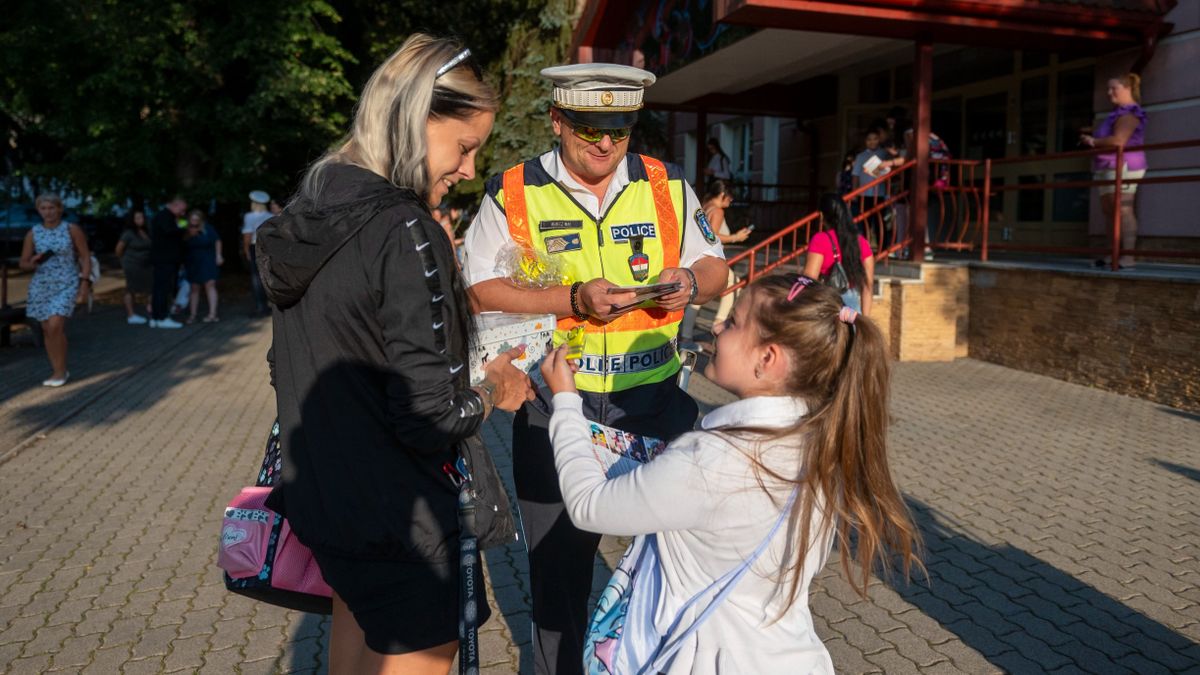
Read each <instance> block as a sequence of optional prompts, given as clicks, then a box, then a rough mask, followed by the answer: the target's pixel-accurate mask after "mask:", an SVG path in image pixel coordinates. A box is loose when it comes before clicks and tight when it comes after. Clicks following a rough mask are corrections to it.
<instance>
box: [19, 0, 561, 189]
mask: <svg viewBox="0 0 1200 675" xmlns="http://www.w3.org/2000/svg"><path fill="white" fill-rule="evenodd" d="M574 9H575V3H574V2H573V1H572V0H486V1H485V2H428V1H427V0H390V1H389V0H255V1H254V2H234V1H233V0H190V1H181V0H58V2H56V3H54V5H53V10H49V9H47V6H46V5H45V4H44V3H40V2H37V1H36V0H13V1H12V2H8V3H6V5H5V11H4V17H3V21H2V22H0V175H5V174H7V175H17V174H20V175H26V176H29V177H31V179H32V180H34V181H35V183H40V184H42V185H45V184H47V182H49V181H53V182H54V183H55V184H56V186H58V187H60V188H73V189H74V190H76V191H78V192H80V193H82V194H86V195H91V196H93V197H95V198H96V199H98V200H99V202H100V203H98V204H97V206H101V207H102V206H105V205H106V204H105V203H104V202H107V203H117V202H124V201H125V200H127V199H129V198H130V197H134V198H139V199H140V198H142V197H144V198H147V199H149V200H150V201H151V202H157V201H160V200H163V199H165V198H167V197H169V196H170V195H171V194H172V193H175V192H183V193H184V194H185V195H186V196H188V197H189V198H190V199H191V200H192V201H193V203H196V204H206V203H207V202H208V201H209V200H210V199H216V200H217V201H220V202H234V203H237V204H239V205H240V204H241V202H243V201H244V200H245V194H246V192H247V191H248V190H250V189H265V190H268V191H270V192H271V193H272V194H275V195H284V196H286V195H289V194H291V193H292V191H293V190H294V188H295V184H296V181H297V179H298V178H299V176H300V175H301V174H302V172H303V170H304V168H305V167H306V166H307V165H308V164H309V163H310V162H312V161H313V160H315V159H316V158H317V157H319V156H320V155H321V154H322V153H323V152H324V151H325V150H326V149H327V148H328V147H329V146H330V145H331V144H333V143H335V142H336V141H337V140H338V139H339V138H340V137H341V136H342V135H343V134H344V133H345V132H346V131H347V129H348V127H349V124H350V116H351V114H352V110H353V106H354V103H355V98H356V96H357V94H358V92H359V91H360V90H361V88H362V86H363V84H364V83H365V82H366V80H367V78H368V77H369V75H370V74H371V72H372V71H373V70H374V69H375V67H376V66H378V65H379V63H380V62H382V61H383V59H385V58H386V57H387V56H388V55H389V54H391V53H392V51H394V50H395V49H396V48H397V47H398V46H399V45H400V44H401V43H402V42H403V40H404V39H405V38H406V37H407V36H408V35H409V34H411V33H413V32H415V31H425V32H429V33H432V34H435V35H448V34H456V35H457V36H458V37H459V38H460V39H462V40H463V41H464V42H465V43H466V44H467V45H469V46H470V47H471V49H472V51H473V52H474V53H475V54H476V56H477V58H478V60H479V61H480V62H481V63H483V64H487V70H488V72H489V73H490V77H491V78H492V80H493V82H494V83H495V84H497V85H498V87H499V89H500V90H501V94H502V100H503V101H504V108H503V109H502V111H501V114H500V115H499V116H498V118H497V124H496V129H495V131H494V132H493V134H492V142H491V143H490V144H489V147H488V148H487V149H485V160H484V163H483V164H482V165H481V167H480V168H481V170H482V171H484V172H486V173H491V172H495V171H498V170H503V168H505V167H507V166H509V165H511V164H513V163H515V162H517V161H520V160H522V159H526V158H528V157H532V156H534V155H536V154H538V153H540V152H542V151H544V150H545V149H546V148H548V147H549V143H550V141H551V140H552V138H551V136H550V133H549V122H548V118H547V116H546V111H547V109H548V106H549V89H548V87H547V86H546V85H545V83H544V82H543V81H542V80H541V78H540V77H539V76H538V73H537V71H538V70H540V69H541V68H542V67H544V66H546V65H552V64H555V63H562V62H563V61H564V60H565V57H566V52H567V49H568V46H569V43H570V36H571V23H572V20H573V17H572V13H573V12H574ZM479 185H481V181H477V185H476V189H477V190H478V188H479ZM460 199H461V197H460ZM463 201H466V200H463Z"/></svg>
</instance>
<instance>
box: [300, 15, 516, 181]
mask: <svg viewBox="0 0 1200 675" xmlns="http://www.w3.org/2000/svg"><path fill="white" fill-rule="evenodd" d="M462 51H463V46H462V45H461V44H460V43H458V42H457V41H455V40H450V39H445V38H435V37H432V36H429V35H425V34H422V33H416V34H414V35H412V36H411V37H409V38H408V39H407V40H405V41H404V44H403V45H401V46H400V48H399V49H397V50H396V51H395V52H394V53H393V54H392V55H391V56H389V57H388V58H387V60H386V61H384V62H383V63H382V64H381V65H380V66H379V67H378V68H376V69H375V72H374V73H373V74H372V75H371V79H369V80H368V81H367V84H366V86H365V87H363V92H362V96H361V98H359V101H358V105H357V106H356V107H355V111H354V124H353V126H352V127H351V130H350V134H349V135H348V136H347V138H346V139H345V140H344V141H343V142H342V143H341V144H340V145H339V146H338V147H336V148H335V149H333V150H331V151H329V152H328V153H326V154H325V156H324V157H322V158H321V159H319V160H317V161H316V162H315V163H314V164H313V165H312V166H311V167H309V169H308V173H307V174H306V175H305V177H304V181H303V183H302V184H301V188H300V193H301V195H302V196H304V197H307V198H309V199H311V200H314V201H316V199H317V197H318V196H319V195H320V192H321V173H322V171H323V170H324V168H325V167H326V166H328V165H329V164H353V165H355V166H359V167H362V168H364V169H367V170H368V171H373V172H375V173H377V174H379V175H380V176H383V177H384V178H386V179H387V180H388V181H389V182H390V183H392V184H393V185H395V186H396V187H401V188H410V189H412V190H413V191H414V192H416V193H417V194H419V195H422V196H425V195H426V194H427V193H428V191H429V176H428V175H426V169H425V158H426V156H427V155H428V148H427V147H426V139H425V133H426V129H425V125H426V122H427V121H428V120H429V119H431V118H432V119H436V118H439V117H453V118H457V119H467V118H470V117H471V116H473V115H475V114H477V113H480V112H495V111H496V110H498V109H499V107H500V104H499V100H498V98H497V96H496V92H495V90H494V89H492V87H491V86H490V85H488V84H487V83H486V82H484V81H483V80H482V79H481V78H480V77H479V76H478V75H477V70H476V69H475V68H476V67H475V66H473V62H472V61H470V60H467V61H464V62H463V63H460V64H459V65H457V66H455V67H454V68H451V69H450V70H449V71H447V72H446V73H444V74H442V75H441V77H438V74H437V72H438V69H439V68H441V67H442V66H444V65H446V64H447V63H448V62H449V61H450V60H451V59H453V58H454V57H455V56H456V55H458V54H460V53H461V52H462Z"/></svg>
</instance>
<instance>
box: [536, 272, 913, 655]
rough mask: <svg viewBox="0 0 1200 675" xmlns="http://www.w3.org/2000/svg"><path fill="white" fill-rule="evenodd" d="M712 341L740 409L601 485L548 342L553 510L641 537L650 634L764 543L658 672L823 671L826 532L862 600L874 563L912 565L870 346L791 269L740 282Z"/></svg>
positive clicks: (570, 384) (684, 621) (884, 360)
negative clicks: (816, 594) (651, 549)
mask: <svg viewBox="0 0 1200 675" xmlns="http://www.w3.org/2000/svg"><path fill="white" fill-rule="evenodd" d="M714 332H715V333H716V343H715V352H714V354H713V356H712V359H711V360H710V362H709V364H708V366H707V367H706V369H705V371H704V374H705V376H706V377H708V378H709V379H711V380H713V381H714V382H716V383H717V384H719V385H721V386H722V387H724V388H725V389H727V390H729V391H730V392H732V393H734V394H736V395H737V396H738V398H739V399H740V400H739V401H737V402H735V403H731V404H729V405H726V406H723V407H721V408H718V409H717V410H714V411H713V412H711V413H709V414H708V415H706V416H705V417H704V419H703V421H702V423H701V429H702V430H701V431H698V432H693V433H689V434H685V435H683V436H681V437H680V438H678V439H677V440H675V441H674V442H673V443H671V444H670V445H669V446H668V447H667V449H666V451H665V452H664V453H663V454H662V455H660V456H659V457H657V458H656V459H655V460H654V461H652V462H650V463H649V464H645V465H642V466H639V467H638V468H636V469H635V470H633V471H632V472H630V473H628V474H625V475H622V476H618V477H615V478H613V479H611V480H609V479H606V478H605V475H604V469H603V467H602V466H601V465H600V464H599V463H598V462H597V461H596V459H595V457H594V456H593V453H592V451H591V449H590V435H589V430H588V423H587V420H586V419H585V418H584V417H583V414H582V412H581V399H580V397H579V395H578V394H577V393H576V391H575V385H574V378H573V375H572V372H573V370H574V366H573V365H572V364H569V363H568V362H567V361H566V359H565V352H564V350H563V349H562V348H559V349H558V350H556V351H555V352H553V353H552V354H551V355H550V357H549V358H547V359H546V363H545V364H543V366H542V373H543V375H544V377H545V379H546V382H547V383H548V384H549V386H550V388H551V390H552V391H553V392H554V415H553V417H552V418H551V420H550V437H551V439H552V441H553V443H554V455H555V464H556V466H557V468H558V472H559V484H560V487H561V488H562V494H563V501H564V503H565V504H566V507H567V512H568V513H569V514H570V517H571V520H572V521H573V522H574V523H575V525H576V526H577V527H579V528H580V529H584V530H589V531H593V532H600V533H604V534H612V535H619V536H635V535H646V534H651V533H657V534H656V537H657V547H658V550H659V551H660V554H659V555H660V557H661V575H662V579H663V591H662V595H661V596H660V598H659V605H658V614H657V615H656V619H655V624H656V627H657V628H658V629H659V630H660V631H664V632H665V631H666V629H667V628H668V626H669V625H670V624H671V623H672V622H673V620H674V619H675V616H676V614H677V613H678V612H679V610H680V608H681V606H683V605H684V604H685V603H686V602H687V600H688V599H690V598H691V597H692V596H694V595H696V594H697V593H699V592H701V591H702V590H703V589H705V588H706V587H708V586H710V585H711V584H712V583H713V581H714V580H716V579H718V578H720V577H721V576H722V575H724V574H726V573H727V572H729V571H730V570H732V569H734V568H736V567H738V566H739V565H740V564H742V562H743V561H744V560H747V559H749V558H750V556H751V554H752V552H754V551H755V550H756V548H757V547H758V546H759V545H760V544H762V542H763V541H764V540H766V541H767V542H768V543H767V547H766V549H765V552H764V553H763V554H762V555H761V556H759V557H758V558H757V559H755V560H754V562H753V564H752V567H751V568H750V572H749V573H748V574H746V575H745V576H744V577H743V578H742V579H741V580H740V582H738V585H737V586H736V587H734V589H733V591H732V593H731V594H730V595H729V596H728V597H727V598H725V600H724V601H723V602H722V603H721V604H719V605H718V606H717V608H716V610H715V611H714V612H713V613H712V614H711V615H710V616H709V617H708V619H707V620H706V621H705V622H704V623H703V624H701V626H700V628H699V629H698V630H697V631H696V632H695V633H694V634H693V635H692V636H691V637H689V638H688V639H687V640H686V641H684V643H683V647H682V649H680V650H679V651H678V652H676V653H675V655H674V656H673V658H672V660H671V661H670V664H669V666H668V667H667V668H666V669H665V672H667V673H668V674H669V675H677V674H679V673H705V674H714V673H718V672H720V673H833V672H834V667H833V663H832V661H831V659H830V657H829V653H828V652H827V651H826V649H825V647H824V645H822V644H821V641H820V639H819V638H818V637H817V634H816V631H815V630H814V628H813V621H812V616H811V614H810V612H809V607H808V588H809V582H810V581H811V580H812V577H813V575H814V574H816V573H817V572H818V571H819V570H820V569H821V567H822V566H823V565H824V564H825V560H826V558H827V556H828V554H829V551H830V548H831V546H832V544H833V541H834V539H836V540H837V542H838V547H839V549H840V550H841V552H842V556H841V558H842V569H843V573H844V574H845V575H846V577H847V579H848V580H849V581H850V583H851V584H852V585H853V586H854V587H855V588H856V589H857V590H858V592H859V593H861V594H862V595H863V596H864V597H866V589H867V582H868V579H869V574H870V570H873V569H875V568H876V565H879V564H881V563H886V562H888V561H892V560H895V561H898V562H900V563H901V567H902V568H903V572H904V574H905V576H907V575H908V573H909V571H910V569H911V566H912V565H913V564H916V565H918V566H920V561H919V560H918V559H917V557H916V554H915V551H916V549H917V548H918V545H919V543H918V533H917V529H916V526H915V525H914V524H913V522H912V520H911V518H910V516H909V513H908V509H907V508H906V506H905V504H904V501H903V500H902V498H901V496H900V493H899V491H898V490H897V488H896V486H895V484H894V483H893V482H892V478H891V473H890V471H889V469H888V460H887V421H888V401H887V399H888V380H889V369H888V357H887V354H886V352H885V350H884V343H883V338H882V336H881V334H880V332H879V330H878V329H877V328H876V327H875V325H874V324H873V323H872V322H871V321H870V320H869V319H865V318H863V317H860V316H858V314H857V313H856V312H854V311H853V310H851V309H849V308H846V307H844V306H843V305H842V300H841V298H840V297H839V296H838V294H837V293H836V292H835V291H833V290H832V289H830V288H828V287H825V286H823V285H821V284H818V283H816V282H814V281H813V280H812V279H811V278H808V277H804V276H798V275H795V274H787V275H776V276H769V277H764V278H762V279H760V280H758V281H756V282H755V283H754V284H752V285H751V286H750V287H749V289H748V290H747V292H746V293H744V294H743V295H742V297H740V298H739V299H738V301H737V304H736V305H735V307H734V310H733V313H732V315H731V317H730V318H729V320H728V321H726V322H725V323H723V324H721V325H718V326H717V327H716V328H715V330H714ZM793 495H794V497H793ZM789 499H790V500H791V502H790V503H791V507H790V512H789V513H788V514H787V515H786V519H785V520H782V521H781V520H780V519H781V516H783V509H784V508H786V505H787V504H788V503H789ZM779 522H781V523H782V524H783V525H784V527H781V528H780V529H779V531H777V532H775V534H774V535H773V536H769V533H771V532H772V528H773V527H774V526H775V524H776V523H779ZM852 542H853V545H852ZM852 551H853V554H852V553H851V552H852ZM851 558H853V559H854V561H855V562H856V563H857V564H858V567H857V570H856V572H855V573H854V574H851V567H850V561H851ZM696 618H697V617H696V616H682V617H680V621H681V623H680V624H678V625H683V626H686V625H690V624H691V623H694V622H695V620H696ZM663 622H665V623H666V625H659V624H661V623H663Z"/></svg>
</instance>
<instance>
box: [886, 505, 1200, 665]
mask: <svg viewBox="0 0 1200 675" xmlns="http://www.w3.org/2000/svg"><path fill="white" fill-rule="evenodd" d="M907 501H908V504H909V508H910V509H912V512H913V515H914V517H915V518H916V520H917V523H918V525H919V526H920V529H921V533H922V535H923V537H924V539H925V548H926V555H925V565H926V566H927V568H928V571H929V582H928V584H926V583H922V582H917V583H911V584H909V585H901V584H893V588H894V589H895V590H896V592H898V593H899V594H900V596H901V597H903V598H904V599H905V600H907V601H908V602H910V603H912V604H913V605H915V606H916V607H918V608H919V609H920V610H921V611H922V612H924V613H925V614H927V615H928V616H929V617H931V618H933V619H934V620H935V621H937V622H938V623H940V624H941V625H942V626H943V627H944V628H945V629H946V630H948V631H950V632H952V633H954V634H955V635H957V636H958V637H959V638H961V639H962V641H963V642H965V643H966V644H967V645H968V646H970V647H971V648H972V649H975V650H976V651H978V652H980V653H981V654H983V656H984V657H985V658H986V659H987V660H988V661H990V662H991V663H992V664H994V665H996V666H997V667H999V668H1001V669H1003V670H1005V671H1008V672H1013V673H1020V672H1042V671H1049V670H1055V669H1057V668H1060V667H1064V666H1074V667H1076V668H1082V669H1083V670H1085V671H1088V672H1130V671H1134V672H1146V669H1152V670H1155V671H1162V672H1166V671H1168V670H1169V671H1171V672H1182V671H1185V670H1187V671H1189V672H1195V671H1191V670H1189V669H1191V668H1196V667H1198V666H1200V645H1197V644H1196V643H1193V642H1192V641H1191V640H1189V639H1188V638H1187V637H1185V636H1183V635H1180V634H1179V633H1177V632H1175V631H1174V630H1172V629H1171V628H1169V627H1168V626H1165V625H1163V624H1161V623H1159V622H1157V621H1155V620H1153V619H1151V618H1149V617H1147V616H1145V615H1144V614H1141V613H1140V612H1138V611H1136V610H1134V609H1132V608H1130V607H1128V606H1126V605H1124V604H1122V603H1121V602H1119V601H1117V600H1115V599H1113V598H1112V597H1110V596H1108V595H1106V594H1105V593H1103V592H1101V591H1099V590H1097V589H1096V588H1093V587H1092V586H1090V585H1088V584H1087V583H1084V582H1082V581H1080V580H1079V579H1077V578H1075V577H1074V576H1072V575H1070V574H1067V573H1066V572H1063V571H1062V570H1059V569H1058V568H1056V567H1054V566H1053V565H1049V564H1047V563H1046V562H1044V561H1042V560H1039V559H1038V558H1036V557H1034V556H1032V555H1030V554H1028V553H1026V552H1024V551H1022V550H1020V549H1017V548H1014V547H1013V546H1010V545H1007V544H1001V545H989V544H985V543H983V542H980V541H978V540H976V539H974V538H973V537H971V536H970V535H967V534H963V533H962V532H958V531H955V529H953V528H952V527H951V526H949V525H948V524H947V519H946V518H944V517H943V516H941V514H939V513H938V511H937V510H936V509H934V508H933V507H930V506H929V505H927V504H925V503H923V502H921V501H919V500H917V499H914V498H912V497H908V498H907ZM1139 655H1140V656H1139ZM1141 656H1144V657H1147V658H1150V659H1153V661H1155V662H1157V663H1152V662H1151V661H1145V660H1140V657H1141ZM1126 657H1129V658H1130V659H1139V660H1138V661H1125V662H1120V661H1119V660H1120V659H1125V658H1126ZM1141 665H1144V667H1140V666H1141Z"/></svg>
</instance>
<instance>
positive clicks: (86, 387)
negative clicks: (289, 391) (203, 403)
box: [0, 307, 265, 429]
mask: <svg viewBox="0 0 1200 675" xmlns="http://www.w3.org/2000/svg"><path fill="white" fill-rule="evenodd" d="M226 311H227V318H225V319H223V320H222V321H221V322H220V323H215V324H198V325H193V326H187V327H185V328H182V329H179V330H174V331H156V332H153V333H151V331H150V329H148V328H142V327H128V326H126V325H125V323H124V321H123V320H122V319H121V318H120V316H121V315H120V314H119V313H118V312H117V311H116V310H106V311H105V312H104V313H103V315H101V314H96V315H92V316H90V317H87V318H85V319H80V320H79V321H73V322H71V323H68V329H67V330H68V340H69V341H70V342H69V344H70V345H71V354H70V362H71V366H70V369H71V374H72V380H73V382H72V383H68V385H67V386H65V387H63V388H61V389H59V390H57V391H55V392H48V394H47V395H41V394H42V392H41V391H37V392H29V393H30V394H33V395H34V396H35V400H33V401H31V402H29V403H23V402H22V401H21V400H13V401H12V403H13V405H14V408H15V409H13V410H11V412H10V413H9V414H10V415H11V416H12V419H11V421H12V422H14V423H15V425H14V426H20V427H28V428H30V429H33V428H40V427H41V426H44V425H45V424H48V423H50V422H51V421H53V420H54V419H55V418H57V417H59V416H61V415H63V414H65V413H67V412H68V411H71V410H73V409H75V408H77V407H78V406H80V405H81V404H84V403H86V402H88V401H91V399H92V398H94V397H95V396H96V395H97V393H98V392H100V391H101V390H103V389H105V388H106V387H108V386H110V385H111V384H112V382H113V376H115V377H121V376H123V375H124V373H123V372H122V371H127V370H135V369H138V368H140V367H142V366H145V365H146V364H147V363H148V362H150V361H152V360H155V359H158V358H163V359H167V360H169V362H170V364H171V365H170V368H169V370H168V371H167V374H166V376H156V377H154V378H150V379H146V380H145V382H144V387H145V389H143V390H142V391H140V392H139V394H138V395H137V396H133V397H130V398H128V399H125V400H121V401H116V402H113V401H107V400H106V401H105V403H106V404H109V405H110V406H113V407H115V411H114V412H115V413H116V414H117V415H118V416H120V415H124V414H128V413H132V412H138V411H142V410H145V409H146V408H148V407H150V406H152V405H154V404H155V403H156V402H157V401H159V400H160V399H162V398H163V397H165V396H168V395H169V394H170V391H171V389H172V388H174V387H175V386H176V385H177V384H180V383H182V382H184V381H186V380H190V379H193V378H196V377H204V376H209V375H212V374H214V373H216V372H217V371H218V370H219V369H220V366H219V365H218V364H215V363H212V361H213V360H214V359H216V358H219V357H221V356H223V355H225V354H227V353H229V352H232V351H234V350H236V349H237V348H239V347H241V346H243V345H245V344H246V343H247V342H249V341H252V340H254V339H257V338H256V337H255V336H252V335H248V333H254V332H257V331H258V330H259V329H260V321H259V320H252V319H247V318H244V317H243V316H241V314H243V312H241V311H240V310H239V309H234V308H230V307H227V308H226ZM118 323H119V324H120V325H117V324H118ZM110 324H111V325H110ZM89 331H93V332H92V334H91V335H89ZM5 351H6V352H8V350H5ZM15 351H16V353H15V354H14V356H16V358H14V359H13V360H12V361H8V359H7V357H6V363H5V366H4V368H2V369H0V372H3V373H4V375H5V377H4V378H3V379H8V376H14V379H16V378H15V375H17V374H21V375H22V377H21V378H20V379H21V380H22V381H21V382H20V383H17V382H10V383H9V385H8V386H5V387H4V389H5V391H4V394H5V395H6V396H5V398H12V399H16V397H17V396H19V395H20V394H22V393H24V392H25V391H27V390H30V389H35V388H36V389H40V387H38V384H39V383H40V380H39V379H38V377H41V375H39V376H38V377H29V374H28V373H27V372H25V371H27V370H29V369H30V368H31V367H32V368H34V369H35V370H36V371H37V372H38V373H40V372H41V370H44V369H42V368H39V366H40V365H41V363H42V362H44V361H45V359H46V355H45V352H44V351H43V350H41V349H25V348H20V349H16V350H15ZM8 353H10V354H11V353H13V352H8ZM264 358H265V354H264ZM30 359H34V360H36V362H35V363H32V364H31V363H29V360H30ZM134 377H140V376H139V375H137V374H135V375H134ZM81 380H82V382H81ZM22 398H30V397H28V396H24V397H22ZM16 406H19V407H16ZM110 419H115V418H111V417H110ZM98 423H99V422H98V421H96V420H94V419H90V418H89V417H88V416H87V415H78V416H75V417H74V418H72V419H70V420H67V421H66V422H64V423H63V426H74V425H80V424H85V425H86V424H98Z"/></svg>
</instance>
